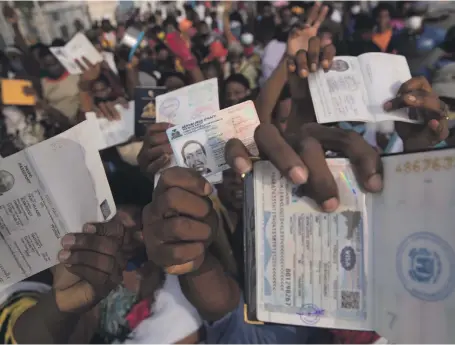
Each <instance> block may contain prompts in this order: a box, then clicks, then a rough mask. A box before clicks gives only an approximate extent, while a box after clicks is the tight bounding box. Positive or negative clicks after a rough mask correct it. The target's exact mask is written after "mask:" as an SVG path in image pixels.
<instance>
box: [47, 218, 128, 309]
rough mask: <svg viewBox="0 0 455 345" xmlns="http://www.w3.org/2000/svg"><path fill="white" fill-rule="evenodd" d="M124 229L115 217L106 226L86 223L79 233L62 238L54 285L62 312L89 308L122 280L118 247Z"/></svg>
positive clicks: (120, 254) (122, 262)
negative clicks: (59, 264)
mask: <svg viewBox="0 0 455 345" xmlns="http://www.w3.org/2000/svg"><path fill="white" fill-rule="evenodd" d="M123 238H124V226H123V224H122V223H121V222H120V220H119V219H118V217H114V218H113V219H112V220H111V221H109V222H107V223H94V224H86V225H85V226H84V228H83V232H82V233H73V234H67V235H65V236H64V237H63V238H62V246H63V249H62V250H61V251H60V252H59V254H58V259H59V261H60V263H62V264H64V267H63V266H60V267H59V268H58V269H57V273H58V277H57V279H56V283H55V284H54V289H55V300H56V303H57V306H58V308H59V310H60V311H62V312H83V311H86V310H89V309H91V308H92V307H93V306H94V305H96V304H97V303H98V302H99V301H100V300H101V299H103V298H104V297H106V296H107V295H108V294H109V292H110V291H111V290H112V289H113V288H115V287H116V286H117V285H118V284H120V283H121V281H122V271H123V269H124V268H125V267H126V261H125V260H124V259H123V257H122V253H121V247H122V243H123Z"/></svg>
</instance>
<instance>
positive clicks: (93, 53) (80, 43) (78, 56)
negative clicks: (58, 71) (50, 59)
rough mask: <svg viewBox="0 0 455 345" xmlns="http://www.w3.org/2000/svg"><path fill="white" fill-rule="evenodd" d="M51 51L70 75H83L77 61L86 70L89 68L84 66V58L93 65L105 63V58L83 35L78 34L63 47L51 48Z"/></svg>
mask: <svg viewBox="0 0 455 345" xmlns="http://www.w3.org/2000/svg"><path fill="white" fill-rule="evenodd" d="M49 49H50V51H51V53H52V54H54V56H55V57H56V58H57V59H58V60H59V61H60V63H61V64H62V65H63V66H64V67H65V68H66V70H67V71H68V72H69V73H70V74H82V73H83V70H82V69H81V68H80V67H79V66H78V64H77V63H76V60H78V61H79V63H81V64H82V65H83V67H85V68H88V66H84V59H83V58H86V59H87V60H88V61H89V62H90V63H91V64H93V65H95V64H97V63H99V62H101V61H103V56H102V55H101V54H100V53H99V52H98V51H97V50H96V48H95V47H94V46H93V44H92V43H90V41H89V40H88V38H87V37H86V36H85V35H84V34H82V33H78V34H76V35H75V36H74V37H73V38H72V39H71V41H69V42H68V43H67V44H66V45H65V46H63V47H51V48H49Z"/></svg>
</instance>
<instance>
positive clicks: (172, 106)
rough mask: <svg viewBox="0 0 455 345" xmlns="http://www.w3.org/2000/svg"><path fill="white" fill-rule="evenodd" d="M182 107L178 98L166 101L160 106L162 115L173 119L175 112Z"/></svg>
mask: <svg viewBox="0 0 455 345" xmlns="http://www.w3.org/2000/svg"><path fill="white" fill-rule="evenodd" d="M179 107H180V101H179V100H178V99H177V98H169V99H166V100H165V101H164V102H163V103H161V105H160V115H162V116H165V117H171V116H174V115H175V112H176V111H177V110H178V109H179Z"/></svg>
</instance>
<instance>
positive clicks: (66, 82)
mask: <svg viewBox="0 0 455 345" xmlns="http://www.w3.org/2000/svg"><path fill="white" fill-rule="evenodd" d="M78 84H79V76H78V75H72V74H68V73H66V74H64V75H63V76H62V77H61V78H60V79H58V80H52V79H49V78H43V79H41V85H42V87H43V97H44V99H45V100H46V101H47V102H48V103H49V105H51V106H52V107H54V108H55V109H57V110H59V111H60V112H61V113H62V114H63V115H65V116H66V117H68V118H69V119H70V121H71V122H73V123H75V122H76V116H77V114H78V112H79V106H80V100H79V85H78Z"/></svg>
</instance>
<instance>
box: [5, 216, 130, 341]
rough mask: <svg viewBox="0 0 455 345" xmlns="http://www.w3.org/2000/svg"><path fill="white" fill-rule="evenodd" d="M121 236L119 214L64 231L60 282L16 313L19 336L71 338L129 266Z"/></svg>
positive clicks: (24, 337) (60, 256) (60, 257)
mask: <svg viewBox="0 0 455 345" xmlns="http://www.w3.org/2000/svg"><path fill="white" fill-rule="evenodd" d="M123 238H124V227H123V225H122V224H121V222H120V221H119V220H118V218H117V217H114V218H113V219H112V220H111V221H109V222H107V223H94V224H86V225H85V226H84V228H83V232H82V233H74V234H67V235H65V236H64V237H63V238H62V241H61V242H62V246H63V250H61V251H60V252H59V254H58V259H59V261H60V263H62V264H64V266H58V267H59V274H58V277H59V278H58V282H56V284H54V287H53V289H52V291H51V292H50V293H47V294H45V295H43V296H42V297H41V298H40V300H39V302H38V303H37V304H36V305H35V306H34V307H32V308H30V309H28V310H27V311H26V312H24V313H23V314H22V315H21V316H20V317H19V318H18V320H17V322H16V324H15V327H14V330H18V331H17V332H16V331H15V332H14V335H15V338H16V340H17V341H18V342H19V343H30V342H31V343H67V342H68V339H69V337H70V336H75V335H74V334H73V333H74V331H75V327H76V325H77V324H78V321H79V319H80V317H81V316H82V315H83V314H84V313H86V312H88V311H89V310H91V309H92V308H93V307H94V306H95V305H96V304H97V303H98V302H99V301H100V300H101V299H103V298H105V297H106V296H107V295H108V294H109V293H110V291H111V290H112V289H113V288H114V287H116V286H117V285H118V284H119V283H120V282H121V281H122V271H123V269H124V267H125V266H126V261H125V260H124V259H123V257H122V253H121V250H120V249H121V247H122V241H123ZM24 329H29V330H33V331H31V332H23V330H24ZM76 338H77V337H76Z"/></svg>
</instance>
